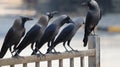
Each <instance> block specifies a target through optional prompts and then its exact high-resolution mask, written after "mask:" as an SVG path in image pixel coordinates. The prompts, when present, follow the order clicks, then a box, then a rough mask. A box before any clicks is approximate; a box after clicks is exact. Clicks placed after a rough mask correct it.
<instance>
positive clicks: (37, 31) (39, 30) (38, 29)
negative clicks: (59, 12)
mask: <svg viewBox="0 0 120 67" xmlns="http://www.w3.org/2000/svg"><path fill="white" fill-rule="evenodd" d="M53 15H54V14H51V13H49V14H48V15H47V16H45V15H42V16H41V17H40V19H39V21H38V22H37V23H36V24H35V25H34V26H33V27H32V28H31V29H30V30H29V31H28V32H27V34H26V35H25V37H24V38H23V40H22V41H21V43H20V44H19V45H18V47H17V48H16V50H15V51H16V54H15V56H18V55H19V53H20V52H21V51H22V50H23V49H24V48H26V47H27V46H28V45H29V44H31V45H32V47H31V49H32V50H33V45H34V43H36V42H38V41H40V39H41V36H42V35H43V33H44V30H45V28H46V26H47V25H48V22H49V20H50V19H51V18H52V17H53Z"/></svg>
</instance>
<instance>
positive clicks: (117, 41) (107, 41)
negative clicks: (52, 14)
mask: <svg viewBox="0 0 120 67" xmlns="http://www.w3.org/2000/svg"><path fill="white" fill-rule="evenodd" d="M96 1H97V2H98V4H99V6H100V8H101V10H102V14H103V16H102V19H101V20H100V22H99V24H98V30H97V34H98V35H99V36H100V38H101V42H100V43H101V67H113V66H114V67H119V66H120V63H119V62H120V53H119V52H120V0H96ZM80 2H81V0H0V48H1V46H2V43H3V41H4V38H5V35H6V33H7V31H8V29H9V28H10V27H11V26H12V24H13V22H14V20H15V18H16V17H17V16H19V15H21V16H30V17H33V18H34V20H33V21H30V22H29V23H26V24H25V27H26V29H27V31H28V30H29V29H30V28H31V27H32V26H33V25H34V24H35V23H36V22H37V20H38V18H39V16H40V15H41V14H45V13H46V12H49V11H54V10H56V11H58V12H59V14H58V15H61V14H67V15H69V16H70V17H72V18H75V17H79V16H82V17H85V16H86V13H87V7H83V6H81V4H80ZM83 34H84V29H83V28H80V29H79V31H78V32H77V34H76V35H75V37H74V38H73V40H72V42H71V46H72V47H74V48H76V49H78V50H83V49H87V47H83V42H82V39H83ZM72 44H73V45H72ZM43 48H45V49H43ZM43 48H42V49H41V50H42V51H43V52H44V51H46V49H47V47H46V46H44V47H43ZM56 48H58V50H60V49H63V47H62V46H57V47H56ZM27 50H29V51H27ZM30 53H31V52H30V48H29V47H28V48H26V50H24V51H23V52H22V53H21V55H30ZM5 57H11V55H10V52H9V51H8V53H7V54H6V56H5ZM55 63H56V62H55ZM77 63H79V62H77ZM77 63H76V64H77ZM76 64H75V65H76ZM32 67H33V66H32ZM55 67H56V66H55ZM65 67H66V66H65ZM75 67H76V66H75Z"/></svg>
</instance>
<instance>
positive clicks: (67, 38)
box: [47, 17, 84, 53]
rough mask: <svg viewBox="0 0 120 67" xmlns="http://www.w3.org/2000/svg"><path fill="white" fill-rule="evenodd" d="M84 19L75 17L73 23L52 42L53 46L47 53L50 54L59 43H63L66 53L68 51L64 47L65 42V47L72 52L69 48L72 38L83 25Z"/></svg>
mask: <svg viewBox="0 0 120 67" xmlns="http://www.w3.org/2000/svg"><path fill="white" fill-rule="evenodd" d="M83 23H84V19H83V18H81V17H77V18H74V19H73V23H69V24H68V25H67V26H66V27H65V28H64V29H63V30H62V31H61V32H60V34H59V35H58V37H57V38H56V39H55V40H54V42H53V44H51V46H50V47H49V48H48V50H47V53H49V52H51V50H52V49H53V48H54V47H55V46H56V45H57V44H59V43H62V42H63V46H64V48H65V49H66V51H68V49H67V48H66V47H65V43H66V42H67V45H68V46H69V47H70V48H71V49H72V50H74V49H73V48H72V47H71V46H70V42H71V40H72V38H73V36H74V35H75V34H76V32H77V31H78V29H79V28H80V27H81V26H82V25H83Z"/></svg>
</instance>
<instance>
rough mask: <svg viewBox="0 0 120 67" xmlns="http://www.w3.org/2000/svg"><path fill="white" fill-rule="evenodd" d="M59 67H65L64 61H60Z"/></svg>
mask: <svg viewBox="0 0 120 67" xmlns="http://www.w3.org/2000/svg"><path fill="white" fill-rule="evenodd" d="M59 67H63V59H59Z"/></svg>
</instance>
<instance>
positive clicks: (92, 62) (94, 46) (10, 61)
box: [0, 36, 100, 67]
mask: <svg viewBox="0 0 120 67" xmlns="http://www.w3.org/2000/svg"><path fill="white" fill-rule="evenodd" d="M85 56H88V66H89V67H100V38H99V37H98V36H89V42H88V50H82V51H78V52H64V53H60V54H46V55H45V56H39V57H38V56H35V55H33V56H27V57H21V58H5V59H0V67H2V66H6V65H9V66H10V67H15V65H16V64H23V67H27V63H31V62H35V67H40V62H42V61H47V62H48V63H47V64H48V67H52V60H59V67H63V59H66V58H69V59H70V67H74V58H75V57H80V65H81V67H85V65H84V64H85V62H84V61H85V60H84V57H85Z"/></svg>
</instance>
